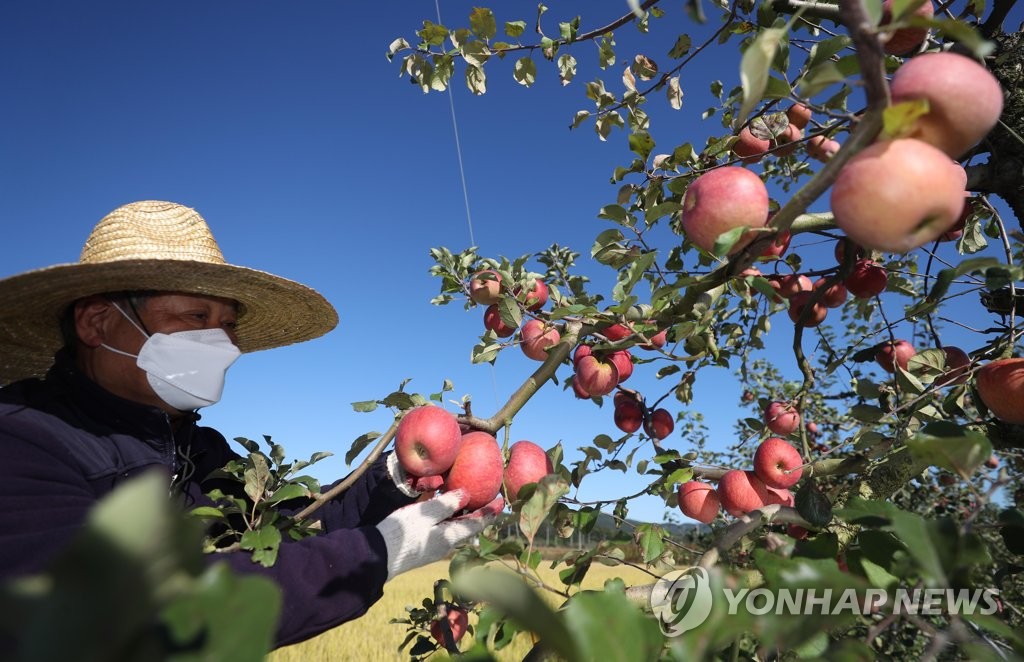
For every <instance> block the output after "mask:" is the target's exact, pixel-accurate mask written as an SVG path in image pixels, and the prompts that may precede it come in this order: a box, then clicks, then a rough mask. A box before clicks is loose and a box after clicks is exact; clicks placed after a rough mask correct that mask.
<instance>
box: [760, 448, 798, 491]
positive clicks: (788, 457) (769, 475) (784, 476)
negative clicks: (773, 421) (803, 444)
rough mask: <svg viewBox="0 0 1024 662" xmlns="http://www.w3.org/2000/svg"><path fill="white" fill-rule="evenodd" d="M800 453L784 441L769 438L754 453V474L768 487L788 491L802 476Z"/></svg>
mask: <svg viewBox="0 0 1024 662" xmlns="http://www.w3.org/2000/svg"><path fill="white" fill-rule="evenodd" d="M803 463H804V461H803V458H802V457H800V451H798V450H797V449H795V448H793V446H792V445H791V444H789V443H788V442H787V441H786V440H784V439H779V438H778V437H769V438H768V439H765V440H764V441H762V442H761V444H760V445H759V446H758V447H757V450H756V451H754V473H756V474H757V477H758V478H760V479H761V480H763V481H764V484H765V485H767V486H768V487H774V488H775V489H779V490H788V489H789V488H790V487H792V486H793V485H796V484H797V482H798V481H799V480H800V476H801V475H802V474H803V469H802V465H803Z"/></svg>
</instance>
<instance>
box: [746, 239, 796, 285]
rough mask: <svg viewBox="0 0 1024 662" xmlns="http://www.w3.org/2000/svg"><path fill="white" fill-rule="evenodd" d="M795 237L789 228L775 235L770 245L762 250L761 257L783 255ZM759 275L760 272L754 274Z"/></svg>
mask: <svg viewBox="0 0 1024 662" xmlns="http://www.w3.org/2000/svg"><path fill="white" fill-rule="evenodd" d="M792 239H793V235H791V234H790V233H789V230H784V231H783V232H780V233H779V234H777V235H775V238H774V239H772V243H770V244H768V247H767V248H765V249H764V250H763V251H761V255H760V257H763V258H773V257H782V254H783V253H785V252H786V249H787V248H789V242H790V240H792ZM754 275H759V274H754Z"/></svg>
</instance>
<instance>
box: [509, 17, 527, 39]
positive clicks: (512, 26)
mask: <svg viewBox="0 0 1024 662" xmlns="http://www.w3.org/2000/svg"><path fill="white" fill-rule="evenodd" d="M524 32H526V21H505V34H506V35H507V36H509V37H519V36H521V35H522V34H523V33H524Z"/></svg>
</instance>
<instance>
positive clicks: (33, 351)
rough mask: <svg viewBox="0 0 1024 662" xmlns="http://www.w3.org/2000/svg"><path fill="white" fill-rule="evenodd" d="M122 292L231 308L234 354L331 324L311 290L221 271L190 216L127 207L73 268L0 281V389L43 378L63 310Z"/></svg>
mask: <svg viewBox="0 0 1024 662" xmlns="http://www.w3.org/2000/svg"><path fill="white" fill-rule="evenodd" d="M125 290H163V291H174V292H188V293H191V294H204V295H211V296H217V297H224V298H227V299H234V300H235V301H238V302H239V304H241V307H240V309H239V313H240V315H239V319H238V327H237V329H236V331H237V334H238V347H239V349H241V350H242V351H243V352H254V351H257V350H261V349H269V348H271V347H279V346H281V345H288V344H291V343H297V342H302V341H304V340H311V339H313V338H317V337H319V336H322V335H323V334H325V333H327V332H328V331H330V330H331V329H333V328H334V327H335V326H336V325H337V323H338V314H337V312H335V310H334V308H333V307H332V306H331V304H330V303H328V302H327V300H326V299H324V297H323V296H321V295H320V294H319V293H318V292H316V291H315V290H312V289H310V288H308V287H306V286H305V285H300V284H299V283H296V282H293V281H290V280H286V279H284V278H280V277H278V276H274V275H272V274H268V273H266V272H263V271H257V270H255V269H248V268H246V267H237V266H234V265H231V264H228V263H227V262H225V261H224V256H223V254H222V253H221V252H220V248H218V247H217V242H215V241H214V239H213V235H212V234H210V228H209V227H208V226H207V225H206V221H204V220H203V217H202V216H200V215H199V214H198V213H197V212H196V211H195V210H194V209H190V208H188V207H184V206H182V205H178V204H174V203H173V202H160V201H153V200H147V201H144V202H133V203H131V204H127V205H125V206H123V207H118V208H117V209H115V210H114V211H112V212H110V214H108V215H107V216H106V217H104V218H103V219H102V220H101V221H100V222H99V224H97V225H96V227H95V228H93V231H92V234H90V235H89V238H88V239H86V241H85V246H84V247H83V248H82V255H81V257H80V258H79V261H78V262H77V263H73V264H59V265H56V266H53V267H47V268H45V269H37V270H34V271H29V272H26V273H23V274H19V275H17V276H12V277H10V278H6V279H4V280H0V384H6V383H8V382H12V381H15V380H18V379H22V378H25V377H32V376H39V375H43V374H45V372H46V370H47V369H48V368H49V367H50V365H51V364H52V363H53V355H54V353H55V352H56V351H57V350H58V349H60V347H61V345H62V340H61V337H60V330H59V320H60V317H61V314H62V313H63V311H64V310H65V309H66V308H67V306H68V304H70V303H72V302H73V301H75V300H77V299H80V298H82V297H84V296H88V295H90V294H99V293H102V292H118V291H125Z"/></svg>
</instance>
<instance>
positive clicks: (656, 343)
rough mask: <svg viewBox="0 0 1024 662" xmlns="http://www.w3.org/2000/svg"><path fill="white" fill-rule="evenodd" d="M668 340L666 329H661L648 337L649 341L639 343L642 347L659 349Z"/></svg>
mask: <svg viewBox="0 0 1024 662" xmlns="http://www.w3.org/2000/svg"><path fill="white" fill-rule="evenodd" d="M667 342H668V329H662V330H661V331H658V332H657V333H655V334H654V335H653V336H651V337H650V342H645V343H640V347H641V348H642V349H661V348H662V347H664V346H665V344H666V343H667Z"/></svg>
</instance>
